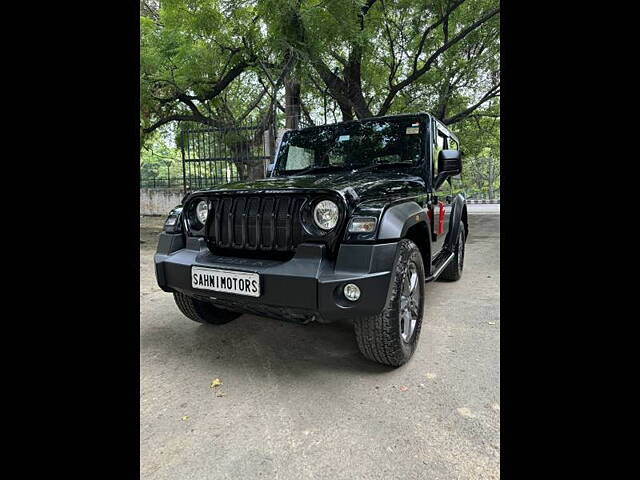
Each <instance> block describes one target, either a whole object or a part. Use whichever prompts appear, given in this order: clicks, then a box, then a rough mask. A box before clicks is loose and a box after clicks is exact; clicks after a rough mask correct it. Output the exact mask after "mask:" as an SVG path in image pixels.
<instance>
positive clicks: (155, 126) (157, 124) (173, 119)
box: [142, 114, 220, 133]
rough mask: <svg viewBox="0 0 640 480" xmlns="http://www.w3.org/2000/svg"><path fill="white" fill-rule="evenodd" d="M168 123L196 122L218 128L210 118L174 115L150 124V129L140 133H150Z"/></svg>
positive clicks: (217, 124) (216, 123)
mask: <svg viewBox="0 0 640 480" xmlns="http://www.w3.org/2000/svg"><path fill="white" fill-rule="evenodd" d="M169 122H198V123H203V124H205V125H213V126H214V127H215V126H220V124H219V123H218V122H216V121H215V120H213V119H211V118H206V117H196V116H195V115H183V114H174V115H168V116H166V117H164V118H162V119H160V120H158V121H157V122H155V123H154V124H152V125H151V126H150V127H147V128H144V129H142V131H143V132H144V133H151V132H153V131H154V130H156V129H158V128H160V127H161V126H163V125H166V124H167V123H169Z"/></svg>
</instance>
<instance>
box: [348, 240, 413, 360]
mask: <svg viewBox="0 0 640 480" xmlns="http://www.w3.org/2000/svg"><path fill="white" fill-rule="evenodd" d="M391 285H392V287H391V293H390V298H389V301H388V303H387V305H386V306H385V308H384V309H383V310H382V312H380V314H378V315H374V316H371V317H363V318H358V319H356V320H355V321H354V328H355V332H356V339H357V341H358V347H359V348H360V352H362V354H363V355H364V356H365V357H366V358H368V359H369V360H373V361H374V362H378V363H382V364H384V365H391V366H394V367H398V366H400V365H402V364H404V363H406V362H407V361H409V359H410V358H411V356H412V355H413V352H414V351H415V349H416V346H417V343H418V338H419V336H420V328H421V326H422V314H423V312H424V287H425V280H424V265H423V263H422V255H421V254H420V250H419V249H418V247H417V246H416V244H415V243H413V242H412V241H411V240H408V239H403V240H400V242H399V244H398V253H397V257H396V262H395V267H394V271H393V273H392V276H391Z"/></svg>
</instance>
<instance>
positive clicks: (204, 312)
mask: <svg viewBox="0 0 640 480" xmlns="http://www.w3.org/2000/svg"><path fill="white" fill-rule="evenodd" d="M173 299H174V300H175V302H176V305H177V306H178V308H179V309H180V311H181V312H182V313H183V314H184V315H185V316H186V317H189V318H190V319H191V320H193V321H194V322H199V323H211V324H214V325H221V324H223V323H228V322H230V321H231V320H235V319H236V318H238V317H239V316H240V315H242V314H241V313H238V312H232V311H230V310H224V309H222V308H218V307H215V306H214V305H212V304H211V303H209V302H203V301H201V300H196V299H195V298H191V297H188V296H187V295H185V294H183V293H180V292H174V293H173Z"/></svg>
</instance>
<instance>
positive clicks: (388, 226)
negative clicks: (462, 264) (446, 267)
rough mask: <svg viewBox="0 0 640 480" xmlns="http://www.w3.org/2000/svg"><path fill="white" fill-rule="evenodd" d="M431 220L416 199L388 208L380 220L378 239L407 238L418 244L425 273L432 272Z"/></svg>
mask: <svg viewBox="0 0 640 480" xmlns="http://www.w3.org/2000/svg"><path fill="white" fill-rule="evenodd" d="M429 225H430V222H429V217H428V216H427V212H426V211H425V209H424V208H422V207H421V206H420V205H418V204H417V203H416V202H414V201H410V202H403V203H399V204H396V205H392V206H391V207H389V208H387V209H386V211H385V212H384V214H383V216H382V220H381V221H380V230H379V233H378V240H399V239H401V238H407V239H409V240H411V241H412V242H413V243H415V244H416V245H417V246H418V249H419V250H420V254H421V255H422V263H423V264H424V270H425V275H429V274H430V273H431V232H430V230H431V229H430V227H429Z"/></svg>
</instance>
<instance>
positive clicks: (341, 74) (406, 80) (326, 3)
mask: <svg viewBox="0 0 640 480" xmlns="http://www.w3.org/2000/svg"><path fill="white" fill-rule="evenodd" d="M140 13H141V19H140V21H141V26H140V27H141V35H140V51H141V60H140V97H141V106H140V121H141V135H142V142H141V144H142V145H145V144H146V143H147V142H149V141H151V138H152V137H153V135H151V134H152V133H153V132H155V131H156V130H157V129H159V128H161V127H164V126H166V125H170V124H175V123H176V122H185V121H188V122H197V123H202V124H206V125H218V124H224V125H229V124H242V123H243V122H246V121H249V120H250V121H252V122H254V123H256V124H257V125H262V126H263V127H264V128H263V130H264V129H266V128H267V127H268V126H269V125H273V124H274V123H275V124H276V126H284V125H286V126H287V127H291V126H293V128H295V126H297V119H298V118H301V120H302V122H303V123H305V124H322V123H332V122H336V121H341V120H349V119H353V118H359V119H361V118H367V117H372V116H381V115H386V114H392V113H401V112H418V111H429V112H431V113H433V114H434V115H436V116H437V117H438V118H439V119H440V120H441V121H443V122H444V123H445V124H448V125H453V124H457V125H455V127H452V128H453V129H454V131H456V132H457V133H459V135H460V137H461V140H462V145H463V150H464V151H465V153H466V154H467V156H468V155H469V154H472V155H473V156H474V157H478V158H479V157H482V156H486V157H487V158H490V157H491V158H494V159H496V158H497V159H499V156H496V155H499V151H497V150H496V148H495V146H494V147H492V146H491V145H492V142H494V140H491V139H492V138H498V139H499V98H500V58H499V48H500V37H499V32H500V23H499V22H500V6H499V0H162V1H157V0H142V1H141V4H140ZM292 117H295V119H296V121H295V122H293V123H289V120H290V119H291V118H292ZM478 138H483V139H484V140H482V141H484V142H485V143H482V141H481V144H479V143H478V141H477V139H478ZM494 143H495V142H494ZM498 144H499V142H498ZM487 149H488V150H487Z"/></svg>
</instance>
